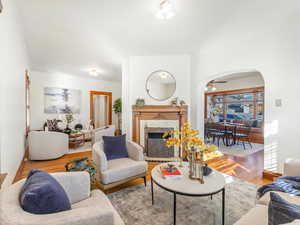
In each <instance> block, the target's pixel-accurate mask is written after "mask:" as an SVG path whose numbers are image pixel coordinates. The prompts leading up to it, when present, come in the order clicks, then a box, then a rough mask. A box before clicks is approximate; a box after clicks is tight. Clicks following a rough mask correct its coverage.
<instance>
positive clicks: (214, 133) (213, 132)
mask: <svg viewBox="0 0 300 225" xmlns="http://www.w3.org/2000/svg"><path fill="white" fill-rule="evenodd" d="M207 137H208V138H212V139H213V140H212V142H213V143H215V141H216V140H217V144H218V146H220V140H221V139H222V141H223V144H224V145H225V126H224V125H220V124H213V123H211V124H209V126H208V130H207Z"/></svg>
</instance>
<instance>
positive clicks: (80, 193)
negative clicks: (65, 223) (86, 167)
mask: <svg viewBox="0 0 300 225" xmlns="http://www.w3.org/2000/svg"><path fill="white" fill-rule="evenodd" d="M51 175H52V176H53V177H54V178H55V179H56V180H57V181H58V182H59V183H60V184H61V186H62V187H63V188H64V190H65V191H66V193H67V195H68V197H69V199H70V202H71V204H74V203H77V202H80V201H82V200H85V199H87V198H89V197H90V194H91V193H90V189H91V183H90V175H89V173H88V172H64V173H51Z"/></svg>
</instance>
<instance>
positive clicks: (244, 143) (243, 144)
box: [243, 141, 246, 150]
mask: <svg viewBox="0 0 300 225" xmlns="http://www.w3.org/2000/svg"><path fill="white" fill-rule="evenodd" d="M243 147H244V150H246V146H245V141H243Z"/></svg>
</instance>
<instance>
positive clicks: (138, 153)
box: [127, 141, 144, 161]
mask: <svg viewBox="0 0 300 225" xmlns="http://www.w3.org/2000/svg"><path fill="white" fill-rule="evenodd" d="M127 151H128V155H129V157H130V158H131V159H133V160H135V161H144V149H143V147H142V146H140V145H138V144H137V143H135V142H133V141H127Z"/></svg>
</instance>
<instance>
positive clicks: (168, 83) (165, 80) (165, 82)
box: [146, 70, 176, 101]
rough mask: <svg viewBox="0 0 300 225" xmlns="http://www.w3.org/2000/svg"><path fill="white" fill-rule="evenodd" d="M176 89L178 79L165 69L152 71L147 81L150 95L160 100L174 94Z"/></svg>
mask: <svg viewBox="0 0 300 225" xmlns="http://www.w3.org/2000/svg"><path fill="white" fill-rule="evenodd" d="M175 90H176V80H175V78H174V76H173V75H172V74H170V73H169V72H167V71H164V70H158V71H155V72H153V73H151V74H150V75H149V77H148V79H147V82H146V91H147V93H148V95H149V96H150V97H151V98H153V99H155V100H158V101H164V100H167V99H169V98H171V97H172V96H173V94H174V93H175Z"/></svg>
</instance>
